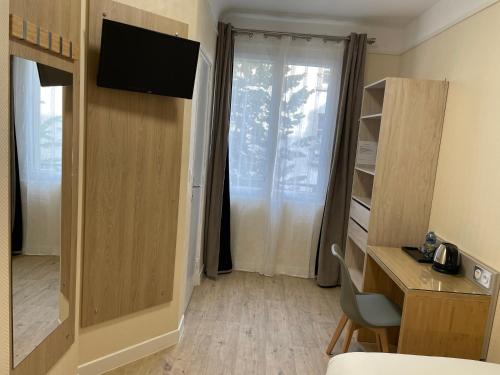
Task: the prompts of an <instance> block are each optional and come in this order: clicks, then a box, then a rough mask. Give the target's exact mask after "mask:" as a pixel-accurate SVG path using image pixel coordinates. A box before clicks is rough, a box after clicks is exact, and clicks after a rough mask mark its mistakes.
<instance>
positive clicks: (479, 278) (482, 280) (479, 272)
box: [474, 266, 491, 289]
mask: <svg viewBox="0 0 500 375" xmlns="http://www.w3.org/2000/svg"><path fill="white" fill-rule="evenodd" d="M474 280H475V281H476V282H478V283H479V284H481V285H482V286H483V287H485V288H486V289H489V288H490V284H491V272H490V271H488V270H485V269H484V268H482V267H479V266H474Z"/></svg>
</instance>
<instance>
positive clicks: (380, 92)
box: [345, 78, 448, 290]
mask: <svg viewBox="0 0 500 375" xmlns="http://www.w3.org/2000/svg"><path fill="white" fill-rule="evenodd" d="M447 88H448V84H447V83H446V82H442V81H425V80H412V79H405V78H386V79H383V80H380V81H377V82H374V83H372V84H370V85H368V86H366V87H365V89H364V93H363V105H362V110H361V117H360V120H359V136H358V151H357V155H356V166H355V170H354V176H353V187H352V197H351V210H350V220H349V226H348V234H347V240H346V249H345V253H346V254H345V259H346V263H347V265H348V268H349V270H350V273H351V278H352V280H353V282H354V284H355V285H356V287H357V288H358V289H360V290H362V286H363V268H364V263H365V253H366V248H367V246H368V244H370V245H381V246H395V247H399V246H404V245H409V246H412V245H413V246H415V245H418V244H420V242H421V241H422V240H423V238H424V235H425V233H426V231H427V230H428V224H429V216H430V205H431V200H432V192H433V188H434V179H435V173H436V165H437V155H438V153H439V144H440V140H441V131H442V124H443V117H444V109H445V104H446V95H447ZM422 114H425V115H422ZM410 146H411V147H410ZM402 207H404V210H403V211H402V209H401V208H402Z"/></svg>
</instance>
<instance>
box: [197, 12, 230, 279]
mask: <svg viewBox="0 0 500 375" xmlns="http://www.w3.org/2000/svg"><path fill="white" fill-rule="evenodd" d="M233 57H234V35H233V28H232V26H231V25H230V24H224V23H222V22H219V25H218V37H217V49H216V55H215V90H214V107H213V117H212V129H211V134H210V151H209V156H208V165H207V181H206V201H205V225H204V247H203V257H204V263H205V273H206V275H207V276H208V277H209V278H216V277H217V274H218V272H219V255H220V251H221V237H222V238H223V239H224V238H227V236H226V235H227V234H228V233H226V235H224V234H223V233H221V230H222V231H224V230H226V231H228V230H229V228H222V227H221V222H222V208H223V200H224V184H225V182H226V186H227V185H228V184H227V181H226V178H225V175H226V161H227V151H228V134H229V117H230V114H231V88H232V80H233ZM226 207H228V205H227V204H226ZM226 217H227V216H226ZM224 242H226V241H224Z"/></svg>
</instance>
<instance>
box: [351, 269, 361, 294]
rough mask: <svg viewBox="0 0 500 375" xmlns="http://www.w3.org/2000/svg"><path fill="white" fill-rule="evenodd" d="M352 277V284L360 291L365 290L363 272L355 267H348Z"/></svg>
mask: <svg viewBox="0 0 500 375" xmlns="http://www.w3.org/2000/svg"><path fill="white" fill-rule="evenodd" d="M347 268H348V269H349V273H350V275H351V280H352V283H353V284H354V285H355V286H356V288H358V290H359V291H361V290H363V271H360V270H358V269H356V268H353V267H347Z"/></svg>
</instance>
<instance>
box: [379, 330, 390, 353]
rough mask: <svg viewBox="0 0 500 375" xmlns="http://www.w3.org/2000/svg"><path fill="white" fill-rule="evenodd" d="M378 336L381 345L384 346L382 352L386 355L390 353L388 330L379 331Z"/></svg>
mask: <svg viewBox="0 0 500 375" xmlns="http://www.w3.org/2000/svg"><path fill="white" fill-rule="evenodd" d="M378 335H379V337H380V343H381V345H382V351H383V352H384V353H389V338H388V336H387V328H382V329H380V330H379V332H378Z"/></svg>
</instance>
